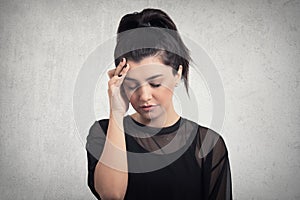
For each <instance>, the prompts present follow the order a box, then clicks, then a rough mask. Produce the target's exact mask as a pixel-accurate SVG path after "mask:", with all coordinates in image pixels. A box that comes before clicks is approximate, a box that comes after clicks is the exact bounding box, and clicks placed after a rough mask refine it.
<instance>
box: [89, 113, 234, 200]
mask: <svg viewBox="0 0 300 200" xmlns="http://www.w3.org/2000/svg"><path fill="white" fill-rule="evenodd" d="M107 127H108V119H104V120H100V121H97V122H95V123H94V124H93V125H92V127H91V128H90V131H89V135H88V137H87V144H86V149H87V159H88V186H89V188H90V189H91V191H92V192H93V194H94V195H95V197H97V199H100V197H99V195H98V194H97V192H96V191H95V188H94V170H95V167H96V164H97V162H98V160H99V158H100V156H101V152H102V149H103V146H104V143H105V137H106V136H105V135H106V131H107ZM124 130H125V133H126V137H125V139H126V147H127V151H128V152H133V153H149V152H150V153H151V152H155V154H154V155H155V156H156V157H155V158H157V159H158V160H159V161H161V160H167V161H168V162H170V161H171V162H170V163H169V164H165V166H163V167H162V168H158V169H157V170H154V171H150V170H149V171H148V172H142V173H137V172H138V170H139V169H142V168H143V167H145V166H148V165H149V166H150V165H153V163H151V162H149V163H147V161H146V160H142V161H141V162H137V161H136V160H134V159H131V158H130V156H128V169H129V173H128V185H127V191H126V195H125V199H129V200H135V199H137V200H141V199H143V200H147V199H149V200H150V199H151V200H153V199H156V200H159V199H163V200H167V199H170V200H177V199H181V200H182V199H188V200H193V199H226V200H229V199H232V188H231V174H230V165H229V160H228V151H227V149H226V146H225V143H224V140H223V139H222V137H221V136H220V135H219V134H217V133H216V132H214V131H212V130H211V129H208V128H205V127H202V126H200V125H198V124H196V123H194V122H192V121H190V120H187V119H185V118H182V117H181V118H180V119H179V120H178V121H177V122H176V123H175V124H173V125H172V126H169V127H164V128H161V129H159V128H154V127H148V126H145V125H143V124H140V123H138V122H136V121H134V120H133V119H132V118H131V117H130V116H126V117H125V118H124ZM143 134H144V135H143ZM162 149H164V151H162ZM179 149H180V151H179ZM178 152H179V154H176V153H178ZM168 155H175V157H174V158H175V159H173V158H172V159H173V160H172V159H169V157H168V159H169V160H168V159H165V158H167V157H166V156H168ZM168 162H166V163H168ZM139 165H141V166H142V167H141V168H139ZM153 166H154V165H153ZM143 169H144V168H143Z"/></svg>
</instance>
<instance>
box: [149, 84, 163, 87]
mask: <svg viewBox="0 0 300 200" xmlns="http://www.w3.org/2000/svg"><path fill="white" fill-rule="evenodd" d="M150 85H151V87H153V88H158V87H159V86H161V84H154V83H150Z"/></svg>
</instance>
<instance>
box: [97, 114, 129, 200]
mask: <svg viewBox="0 0 300 200" xmlns="http://www.w3.org/2000/svg"><path fill="white" fill-rule="evenodd" d="M122 119H123V116H121V117H117V116H116V117H114V116H113V115H112V114H111V115H110V119H109V125H108V129H107V135H106V142H105V145H104V149H103V152H102V155H101V158H100V160H99V162H98V163H97V165H96V168H95V173H94V185H95V190H96V191H97V193H98V194H99V196H100V197H101V198H102V199H103V200H106V199H123V198H124V196H125V193H126V189H127V181H128V173H127V156H126V143H125V134H124V131H123V127H122V126H123V123H122V121H121V120H122ZM119 126H121V127H119Z"/></svg>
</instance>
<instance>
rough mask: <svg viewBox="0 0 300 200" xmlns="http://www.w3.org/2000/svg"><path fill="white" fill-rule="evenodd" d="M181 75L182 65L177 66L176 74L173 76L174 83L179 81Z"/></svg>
mask: <svg viewBox="0 0 300 200" xmlns="http://www.w3.org/2000/svg"><path fill="white" fill-rule="evenodd" d="M181 75H182V65H179V67H178V70H177V73H176V75H175V79H176V80H175V81H176V84H178V83H179V82H180V80H181Z"/></svg>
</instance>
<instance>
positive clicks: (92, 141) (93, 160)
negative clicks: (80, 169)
mask: <svg viewBox="0 0 300 200" xmlns="http://www.w3.org/2000/svg"><path fill="white" fill-rule="evenodd" d="M107 126H108V121H107V120H101V121H96V122H95V123H94V124H93V125H92V126H91V128H90V130H89V135H88V136H87V142H86V150H87V161H88V180H87V181H88V186H89V188H90V190H91V191H92V193H93V194H94V195H95V197H96V198H97V199H101V198H100V196H99V194H98V193H97V192H96V190H95V186H94V172H95V168H96V165H97V163H98V160H99V158H100V156H101V154H102V151H103V147H104V144H105V138H106V130H107Z"/></svg>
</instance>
